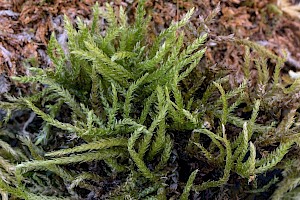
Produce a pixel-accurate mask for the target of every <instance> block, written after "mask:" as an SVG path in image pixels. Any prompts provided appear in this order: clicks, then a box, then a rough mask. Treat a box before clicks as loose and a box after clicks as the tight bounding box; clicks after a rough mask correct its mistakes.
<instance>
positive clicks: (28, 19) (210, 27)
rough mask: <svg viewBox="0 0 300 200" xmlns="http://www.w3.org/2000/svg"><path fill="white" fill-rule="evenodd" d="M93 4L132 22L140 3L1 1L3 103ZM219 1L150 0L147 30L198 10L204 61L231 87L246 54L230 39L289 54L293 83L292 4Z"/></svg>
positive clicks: (295, 31)
mask: <svg viewBox="0 0 300 200" xmlns="http://www.w3.org/2000/svg"><path fill="white" fill-rule="evenodd" d="M95 2H98V3H99V5H100V6H101V7H104V4H105V3H106V2H110V3H111V5H113V6H115V8H116V9H118V8H119V6H120V5H121V6H123V7H125V8H126V11H127V12H128V14H129V16H130V17H129V20H131V19H133V16H134V11H135V8H136V4H137V1H136V0H116V1H103V0H0V100H1V94H4V93H5V92H10V93H18V94H24V93H27V92H28V88H27V87H28V86H26V85H21V84H18V85H15V83H12V82H11V81H10V78H9V77H11V76H18V75H27V74H28V73H29V72H28V70H27V68H28V66H31V65H34V66H40V67H41V68H47V67H51V66H52V63H51V61H50V59H49V57H48V56H47V44H48V42H49V39H50V35H51V33H52V32H55V34H56V36H57V38H58V41H59V43H60V44H62V45H63V46H64V45H66V41H67V33H66V31H65V29H64V22H63V19H64V15H67V16H68V17H69V18H70V19H71V21H72V22H73V23H74V24H75V23H76V18H77V17H79V18H81V19H82V20H83V21H84V22H86V23H90V22H91V18H92V6H93V5H94V4H95ZM219 2H220V1H219V0H168V1H167V0H165V1H163V0H148V1H147V3H146V8H147V12H148V13H149V14H150V15H151V16H152V21H151V25H150V27H149V30H151V32H153V34H157V33H159V32H160V31H161V30H163V29H165V28H166V27H168V26H169V25H170V23H171V22H172V20H175V21H177V20H179V19H181V18H182V16H183V15H184V14H185V13H186V12H187V11H188V10H189V9H191V8H192V7H195V8H196V13H195V14H194V16H193V18H192V23H193V25H194V26H195V27H199V26H200V25H201V24H202V22H203V21H209V23H207V24H205V28H206V29H207V31H208V32H209V33H210V34H209V35H210V38H209V42H208V43H207V44H208V49H207V51H206V56H205V59H206V60H205V62H206V64H207V65H208V66H210V67H211V69H212V70H216V71H217V70H222V71H223V70H224V71H225V70H226V72H227V73H229V75H230V76H232V80H233V82H237V83H240V82H241V81H242V76H241V74H242V69H241V68H242V63H243V55H244V51H245V49H244V47H242V46H238V45H234V44H233V43H232V42H230V39H231V38H232V37H233V36H234V37H236V38H244V39H245V38H249V40H251V41H255V42H257V43H259V44H261V45H263V46H265V47H267V48H268V49H270V50H271V51H273V52H274V53H275V54H277V55H280V56H283V55H284V54H286V55H287V61H286V63H285V66H284V67H283V68H282V80H283V81H285V82H287V83H289V82H290V81H291V80H290V77H289V75H288V73H287V72H288V71H289V70H293V71H294V72H297V71H300V51H299V47H300V17H299V16H300V14H299V13H297V12H295V11H294V10H293V9H292V7H289V6H288V5H280V6H278V5H277V4H276V0H223V1H221V3H220V7H219V9H217V8H218V5H219ZM293 3H297V2H296V0H295V1H291V4H293ZM212 12H215V13H216V15H215V17H214V19H207V16H210V14H211V13H212ZM297 14H298V16H297ZM190 31H191V34H193V32H192V30H190ZM65 47H66V46H65ZM253 76H255V74H253ZM0 114H1V113H0ZM233 184H234V183H233ZM237 193H238V192H237ZM222 198H223V199H225V197H220V199H222ZM250 199H251V198H250Z"/></svg>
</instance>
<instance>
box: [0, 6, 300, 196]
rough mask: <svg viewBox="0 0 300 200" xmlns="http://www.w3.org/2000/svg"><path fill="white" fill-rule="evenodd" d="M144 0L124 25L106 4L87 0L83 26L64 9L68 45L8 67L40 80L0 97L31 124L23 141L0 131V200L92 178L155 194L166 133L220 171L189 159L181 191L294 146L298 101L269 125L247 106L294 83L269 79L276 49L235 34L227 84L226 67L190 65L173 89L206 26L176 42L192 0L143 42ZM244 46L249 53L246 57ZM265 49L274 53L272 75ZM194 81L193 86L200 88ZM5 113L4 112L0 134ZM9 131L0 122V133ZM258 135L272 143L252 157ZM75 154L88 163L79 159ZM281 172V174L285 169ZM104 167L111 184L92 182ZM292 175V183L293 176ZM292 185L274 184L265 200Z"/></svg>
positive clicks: (261, 142)
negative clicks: (32, 117)
mask: <svg viewBox="0 0 300 200" xmlns="http://www.w3.org/2000/svg"><path fill="white" fill-rule="evenodd" d="M144 2H145V1H139V4H138V7H137V13H136V19H135V22H134V23H133V24H128V23H127V17H126V14H125V11H124V9H123V8H120V13H118V16H119V17H118V18H117V17H116V13H115V12H114V10H113V8H112V7H111V6H110V5H109V4H107V6H106V12H104V13H101V12H100V11H99V9H98V5H97V4H96V5H95V7H94V19H93V21H92V24H91V27H89V26H87V25H86V24H84V23H83V22H82V21H81V20H80V19H78V20H77V29H75V28H74V27H73V25H72V24H71V22H70V21H69V20H68V19H67V18H65V28H66V30H67V32H68V50H69V52H64V51H63V49H62V48H61V46H60V45H59V43H58V42H57V40H56V38H55V35H54V34H53V35H52V36H51V40H50V43H49V46H48V54H49V57H50V58H51V60H52V62H53V64H54V66H55V68H54V69H45V70H42V69H39V68H31V69H30V70H31V73H32V75H31V76H26V77H14V80H15V81H18V82H21V83H31V84H33V83H34V84H40V85H41V86H43V90H42V91H40V92H35V93H34V94H32V95H31V96H26V97H18V98H17V97H11V96H8V95H7V97H6V99H7V101H6V102H0V106H1V107H2V108H3V109H5V110H7V113H8V114H9V113H12V112H14V111H15V110H19V109H30V110H32V111H33V112H34V113H35V114H36V115H38V117H39V118H41V119H42V120H43V123H42V124H41V128H40V129H41V131H40V132H39V133H38V134H37V133H35V135H34V136H32V137H31V138H29V137H25V136H24V134H23V135H22V134H21V135H22V137H19V138H17V139H18V141H19V143H20V144H21V145H20V146H22V145H23V146H24V148H23V149H20V148H17V147H16V148H12V147H11V146H10V145H9V143H8V142H7V141H5V140H0V147H1V152H0V176H1V177H2V180H1V181H0V189H1V192H2V193H1V194H2V197H3V199H5V196H6V197H7V195H8V193H9V194H10V195H13V196H15V197H19V198H24V199H38V198H42V199H43V198H45V199H63V198H75V199H76V198H85V197H83V196H82V195H81V194H80V192H78V191H80V190H81V189H84V190H87V191H89V192H91V193H95V196H96V191H98V190H99V188H105V189H103V190H102V193H101V194H98V196H96V198H99V199H124V198H127V199H129V198H131V199H145V198H149V199H167V197H170V194H169V193H170V189H169V188H168V183H167V180H168V179H169V177H168V173H170V167H172V166H171V165H172V163H170V157H171V156H172V150H173V149H174V147H173V146H174V141H176V139H178V138H180V137H182V136H181V133H183V132H184V133H188V137H189V138H190V139H189V141H188V142H187V141H186V144H187V147H186V148H185V147H181V148H180V149H177V150H178V151H186V153H187V154H189V156H190V157H193V156H194V157H196V158H201V157H202V158H201V159H202V161H203V160H205V162H207V163H210V164H212V165H214V166H217V168H219V169H222V171H223V173H222V176H221V178H219V179H218V180H209V181H205V182H203V181H200V182H199V180H197V177H196V176H197V172H198V171H201V169H198V170H196V169H195V171H194V170H193V171H194V172H193V173H191V176H190V178H189V179H188V181H187V184H186V186H185V187H184V188H183V187H182V188H180V192H182V195H181V196H180V198H181V199H188V197H189V193H190V191H198V192H200V191H203V190H207V189H209V188H211V187H219V186H221V185H224V184H226V183H227V182H228V180H229V179H230V175H231V173H232V172H234V173H236V174H238V175H239V176H241V177H242V178H246V179H248V180H249V182H251V181H253V180H254V179H255V177H256V176H257V175H259V174H262V173H265V172H267V171H269V170H272V169H274V168H275V167H276V166H277V164H278V163H280V162H281V161H282V160H283V159H284V156H285V155H286V154H287V153H288V152H289V150H290V149H291V148H294V147H295V145H294V144H295V143H297V144H299V139H298V138H299V137H298V134H292V133H293V131H295V130H298V129H299V128H298V127H296V125H295V127H293V124H294V120H293V119H294V116H295V112H296V109H297V108H298V104H294V107H293V111H294V112H291V113H290V114H289V115H287V116H286V117H285V118H284V119H283V120H282V121H281V122H280V123H279V125H278V126H273V124H270V123H265V124H258V123H257V122H256V120H257V117H258V116H259V109H260V108H262V109H263V110H264V111H267V110H268V109H269V107H268V104H267V102H268V101H269V100H270V99H272V98H273V99H274V101H276V103H278V102H282V101H283V100H284V99H285V98H291V97H292V96H293V95H295V94H296V93H297V92H298V90H299V87H298V82H299V81H295V84H293V85H291V86H290V87H289V88H284V87H283V86H282V85H281V84H280V77H279V75H280V68H281V66H282V64H283V63H284V60H283V59H282V58H279V57H277V56H275V55H274V54H272V53H270V52H268V51H267V50H266V49H264V48H262V47H260V46H258V45H256V44H255V43H251V42H249V41H245V40H236V41H234V42H236V43H239V44H243V45H246V46H247V48H248V49H247V50H246V54H245V64H244V73H245V81H244V82H243V83H242V84H240V85H238V87H233V88H230V87H229V80H228V76H225V77H221V78H219V79H210V77H208V78H206V77H205V76H206V75H205V74H201V75H202V76H203V77H202V79H201V81H200V82H199V84H198V85H197V84H196V85H197V87H196V88H193V89H192V90H190V91H189V92H184V87H183V86H182V82H183V81H184V80H186V79H187V78H189V76H190V75H191V74H192V72H193V71H194V70H195V68H196V67H197V66H198V63H199V62H200V60H201V59H202V57H203V55H204V53H205V50H206V48H205V47H204V43H205V41H206V38H207V34H206V33H204V32H199V37H197V38H195V39H194V40H193V41H191V42H190V43H189V44H184V37H185V32H184V31H182V29H181V28H182V27H184V26H186V25H187V24H188V22H189V19H190V18H191V16H192V15H193V9H192V10H190V11H189V12H188V13H187V14H186V16H184V17H183V19H182V20H181V21H179V22H176V23H172V24H171V25H170V27H169V28H167V29H165V30H164V31H162V32H161V33H160V34H159V35H158V36H157V37H156V38H155V39H154V40H153V41H151V42H149V40H148V35H147V28H148V23H147V22H149V20H150V18H149V17H146V16H145V14H146V12H145V10H144V8H143V4H144ZM99 16H101V17H103V18H105V20H106V21H107V26H106V27H99V26H98V17H99ZM145 21H146V22H145ZM250 50H251V51H255V52H257V53H258V54H259V55H260V57H259V58H258V59H254V62H253V59H252V58H251V53H250ZM263 55H264V56H263ZM267 57H268V58H271V59H272V60H274V61H275V62H276V66H275V69H274V73H273V74H270V73H269V70H268V66H267V62H266V59H267ZM251 64H254V66H255V67H256V69H257V72H258V81H257V85H258V89H257V90H251V91H250V89H251V88H250V87H249V85H247V80H246V79H249V78H250V70H251ZM204 83H205V84H204ZM198 89H203V90H202V91H204V92H202V94H201V95H200V96H199V94H197V93H196V91H198ZM277 93H280V94H282V95H283V96H282V98H281V99H276V98H277V97H278V96H276V94H277ZM243 104H244V105H246V106H245V110H248V111H249V110H252V114H251V116H249V117H248V118H242V117H239V116H238V115H237V112H236V110H238V109H239V108H240V107H241V105H243ZM273 106H274V105H273ZM9 117H10V116H9V115H8V116H7V117H6V120H4V125H3V128H2V131H3V132H5V131H6V129H5V127H6V125H7V122H8V119H9ZM230 130H234V131H233V132H231V131H230ZM9 134H10V133H7V131H6V132H5V133H3V134H1V136H5V137H8V136H9ZM60 135H63V136H64V137H63V138H64V139H63V140H64V141H57V142H58V143H60V146H58V147H56V149H53V148H49V146H48V145H51V144H52V143H51V142H53V141H55V140H56V139H58V138H59V136H60ZM12 137H14V136H12ZM205 137H206V138H208V140H209V142H208V145H207V144H205V142H204V140H203V138H205ZM290 137H291V138H293V139H294V140H290V139H289V138H290ZM70 140H71V141H72V140H74V141H73V142H70ZM33 142H34V143H33ZM270 144H272V145H274V144H276V145H277V147H276V148H275V149H274V150H273V151H272V152H269V153H268V154H267V155H266V156H264V157H261V156H258V155H257V154H258V152H260V150H262V149H263V148H265V147H268V145H270ZM25 147H26V148H25ZM24 149H26V150H25V153H23V151H24ZM49 149H50V151H49ZM296 161H299V160H297V159H295V160H292V161H291V162H293V163H294V162H296ZM83 163H84V164H86V165H87V166H89V168H88V169H84V168H82V167H80V166H81V164H83ZM92 163H98V164H97V166H98V168H97V170H89V169H92V167H91V166H92ZM102 171H105V172H107V173H109V177H108V176H105V175H104V174H103V173H102ZM291 174H292V173H288V172H287V175H286V176H285V179H287V178H289V177H290V176H291ZM295 176H296V175H295ZM111 177H114V178H113V179H116V177H117V178H118V180H119V182H118V183H113V184H115V185H113V186H106V187H103V184H107V185H109V184H108V181H107V180H111V179H112V178H111ZM297 177H299V176H298V175H297ZM292 178H294V179H295V177H294V176H293V177H292ZM285 179H284V181H286V182H288V181H287V180H285ZM294 179H292V181H293V184H294V186H295V187H296V186H297V185H298V184H299V182H300V181H299V180H298V179H299V178H296V179H295V180H294ZM290 180H291V179H289V181H290ZM111 185H112V184H111ZM47 187H49V188H52V189H53V188H56V187H57V188H60V189H58V191H59V192H57V193H56V196H53V197H50V196H47V195H53V194H54V192H53V193H49V194H44V193H43V195H38V194H39V193H41V191H43V189H44V188H47ZM295 187H292V188H285V189H282V190H281V191H280V190H279V191H277V192H275V194H274V198H275V197H276V198H277V197H278V196H280V195H281V193H283V192H286V191H289V190H292V189H294V188H295ZM176 197H177V198H179V195H178V194H177V196H176Z"/></svg>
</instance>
